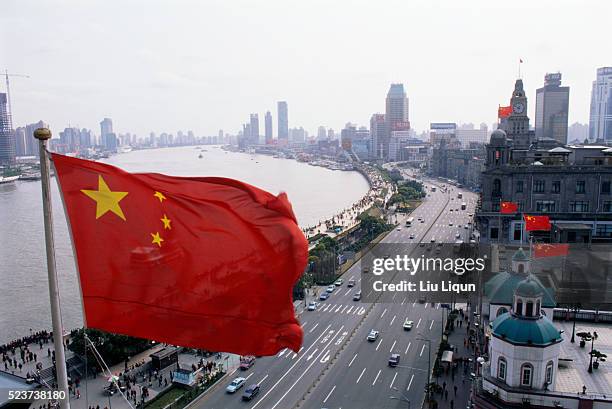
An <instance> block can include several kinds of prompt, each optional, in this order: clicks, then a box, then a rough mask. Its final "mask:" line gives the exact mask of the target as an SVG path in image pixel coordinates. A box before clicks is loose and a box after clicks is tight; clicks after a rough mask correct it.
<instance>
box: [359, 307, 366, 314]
mask: <svg viewBox="0 0 612 409" xmlns="http://www.w3.org/2000/svg"><path fill="white" fill-rule="evenodd" d="M365 311H366V309H365V308H363V307H361V309H360V310H359V312H358V313H357V315H363V314H364V313H365Z"/></svg>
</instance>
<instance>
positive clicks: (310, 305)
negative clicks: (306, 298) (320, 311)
mask: <svg viewBox="0 0 612 409" xmlns="http://www.w3.org/2000/svg"><path fill="white" fill-rule="evenodd" d="M316 309H317V303H316V302H314V301H311V302H309V303H308V311H314V310H316Z"/></svg>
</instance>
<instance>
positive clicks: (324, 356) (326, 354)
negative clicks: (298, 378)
mask: <svg viewBox="0 0 612 409" xmlns="http://www.w3.org/2000/svg"><path fill="white" fill-rule="evenodd" d="M329 357H330V353H329V349H328V350H327V352H325V355H323V358H321V361H320V362H321V363H322V364H324V363H325V362H327V361H329Z"/></svg>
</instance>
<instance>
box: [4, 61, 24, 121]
mask: <svg viewBox="0 0 612 409" xmlns="http://www.w3.org/2000/svg"><path fill="white" fill-rule="evenodd" d="M4 77H5V78H6V105H7V108H8V109H7V111H8V122H9V128H10V129H13V121H12V116H13V110H12V109H11V89H10V84H9V77H21V78H30V76H29V75H24V74H13V73H9V72H8V70H4Z"/></svg>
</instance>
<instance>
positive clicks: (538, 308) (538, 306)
mask: <svg viewBox="0 0 612 409" xmlns="http://www.w3.org/2000/svg"><path fill="white" fill-rule="evenodd" d="M535 316H536V317H539V316H540V301H539V300H538V301H537V302H536V309H535Z"/></svg>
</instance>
